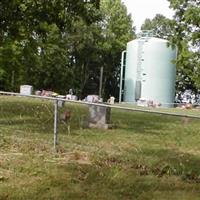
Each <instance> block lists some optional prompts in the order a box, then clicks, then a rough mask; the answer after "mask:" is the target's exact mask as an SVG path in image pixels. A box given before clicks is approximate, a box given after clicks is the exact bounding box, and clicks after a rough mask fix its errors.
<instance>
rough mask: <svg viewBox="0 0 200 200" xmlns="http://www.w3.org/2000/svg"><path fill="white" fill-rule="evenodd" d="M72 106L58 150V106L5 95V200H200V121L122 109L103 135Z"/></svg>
mask: <svg viewBox="0 0 200 200" xmlns="http://www.w3.org/2000/svg"><path fill="white" fill-rule="evenodd" d="M66 109H67V110H71V112H72V118H71V121H70V123H69V124H70V127H71V132H70V134H68V131H67V124H65V123H62V122H61V121H60V120H59V146H58V149H57V151H55V150H54V149H53V103H52V102H51V101H44V100H36V99H28V98H22V97H3V96H0V199H2V200H5V199H20V200H21V199H26V200H27V199H33V200H34V199H35V200H36V199H37V200H38V199H57V200H60V199H83V200H84V199H91V200H93V199H101V200H103V199H109V200H112V199H113V200H115V199H120V200H121V199H124V200H127V199H141V200H144V199H147V200H148V199H149V200H151V199H159V200H160V199H170V200H173V199H174V200H175V199H176V200H177V199H181V200H186V199H188V200H191V199H193V200H194V199H199V197H200V167H199V166H200V142H199V141H200V120H191V119H189V120H188V119H186V118H178V117H170V116H163V115H155V114H154V115H152V114H146V113H138V112H128V111H122V110H117V109H114V110H112V123H113V125H114V128H113V129H111V130H107V131H106V130H104V131H102V130H96V129H87V128H84V121H85V120H86V119H87V116H88V113H87V106H78V105H73V104H65V107H64V108H62V109H59V116H60V115H61V114H62V112H64V110H66ZM197 114H198V113H197Z"/></svg>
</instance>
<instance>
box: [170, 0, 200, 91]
mask: <svg viewBox="0 0 200 200" xmlns="http://www.w3.org/2000/svg"><path fill="white" fill-rule="evenodd" d="M169 2H170V6H171V8H172V9H174V11H175V16H174V19H175V23H174V26H173V32H174V34H173V37H171V42H172V43H174V44H175V45H177V47H178V49H179V52H178V58H177V61H176V63H177V66H178V82H179V88H180V89H181V90H184V89H188V88H190V89H194V90H198V89H200V79H199V76H200V1H199V0H181V1H180V0H169Z"/></svg>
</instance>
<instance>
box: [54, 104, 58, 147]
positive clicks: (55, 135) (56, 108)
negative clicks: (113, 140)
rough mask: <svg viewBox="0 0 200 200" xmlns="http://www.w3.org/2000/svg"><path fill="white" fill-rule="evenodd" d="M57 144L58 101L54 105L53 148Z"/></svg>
mask: <svg viewBox="0 0 200 200" xmlns="http://www.w3.org/2000/svg"><path fill="white" fill-rule="evenodd" d="M57 144H58V100H55V103H54V148H56V145H57Z"/></svg>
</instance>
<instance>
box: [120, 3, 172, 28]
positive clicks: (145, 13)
mask: <svg viewBox="0 0 200 200" xmlns="http://www.w3.org/2000/svg"><path fill="white" fill-rule="evenodd" d="M122 2H124V4H125V5H126V7H127V9H128V13H131V15H132V19H133V22H134V26H136V30H137V32H139V31H140V27H141V25H142V24H143V22H144V20H145V19H146V18H150V19H152V18H154V17H155V15H156V14H163V15H164V16H166V17H168V18H172V17H173V10H171V9H170V8H169V2H168V1H167V0H122Z"/></svg>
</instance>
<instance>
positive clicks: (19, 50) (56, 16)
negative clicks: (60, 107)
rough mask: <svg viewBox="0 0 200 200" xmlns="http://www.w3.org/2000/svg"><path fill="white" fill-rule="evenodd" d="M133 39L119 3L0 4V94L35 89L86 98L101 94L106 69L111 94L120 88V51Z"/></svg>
mask: <svg viewBox="0 0 200 200" xmlns="http://www.w3.org/2000/svg"><path fill="white" fill-rule="evenodd" d="M133 34H134V30H133V29H132V21H131V17H130V16H128V15H127V10H126V8H125V6H124V5H123V4H122V3H121V1H120V0H117V1H111V0H102V1H101V3H100V0H83V1H74V0H22V1H18V0H10V1H6V0H2V1H0V89H1V90H10V91H11V90H12V91H18V89H19V85H21V84H31V85H33V86H34V88H36V89H52V90H55V91H58V92H62V93H63V92H66V90H68V89H69V88H74V89H75V90H76V91H77V94H79V95H80V96H84V95H85V94H88V93H94V92H96V91H98V84H99V70H100V67H101V66H103V67H104V85H103V91H104V94H105V95H108V93H111V91H113V89H112V88H116V87H117V81H116V80H117V77H118V71H119V63H120V52H121V51H122V50H123V49H124V48H125V45H126V42H127V41H128V40H130V39H131V38H132V37H133ZM111 80H113V82H112V81H111ZM109 81H110V83H109Z"/></svg>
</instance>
